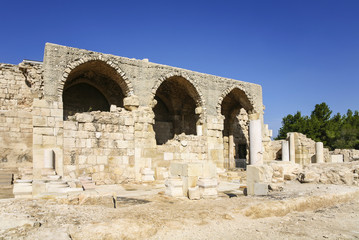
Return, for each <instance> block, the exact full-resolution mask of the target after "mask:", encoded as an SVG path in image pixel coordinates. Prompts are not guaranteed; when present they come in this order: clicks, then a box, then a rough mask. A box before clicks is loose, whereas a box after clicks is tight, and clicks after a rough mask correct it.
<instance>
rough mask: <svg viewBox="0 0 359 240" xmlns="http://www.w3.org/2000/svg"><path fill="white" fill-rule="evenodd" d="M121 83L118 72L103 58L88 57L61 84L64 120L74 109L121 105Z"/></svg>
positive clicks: (87, 109) (124, 92) (122, 87)
mask: <svg viewBox="0 0 359 240" xmlns="http://www.w3.org/2000/svg"><path fill="white" fill-rule="evenodd" d="M125 85H126V83H125V81H124V79H123V78H122V76H121V75H120V74H119V73H118V71H117V70H116V69H115V68H113V67H112V66H110V65H108V64H107V63H106V62H104V61H101V60H91V61H88V62H85V63H82V64H80V65H78V66H76V67H75V68H73V69H72V70H71V71H70V73H69V74H68V77H67V78H66V80H65V82H64V85H63V90H62V100H63V106H64V107H63V111H64V115H63V116H64V120H66V119H67V118H68V116H71V115H74V114H75V113H78V112H87V111H109V110H110V106H111V105H116V106H118V107H123V99H124V97H125V96H126V94H127V92H126V90H125V89H124V86H125ZM126 89H128V88H126Z"/></svg>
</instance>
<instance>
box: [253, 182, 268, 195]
mask: <svg viewBox="0 0 359 240" xmlns="http://www.w3.org/2000/svg"><path fill="white" fill-rule="evenodd" d="M254 195H255V196H265V195H268V183H254Z"/></svg>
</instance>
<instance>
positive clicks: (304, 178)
mask: <svg viewBox="0 0 359 240" xmlns="http://www.w3.org/2000/svg"><path fill="white" fill-rule="evenodd" d="M319 178H320V175H319V174H317V173H315V172H314V171H310V170H305V171H304V172H301V173H300V174H299V175H298V180H299V182H301V183H311V182H318V181H319Z"/></svg>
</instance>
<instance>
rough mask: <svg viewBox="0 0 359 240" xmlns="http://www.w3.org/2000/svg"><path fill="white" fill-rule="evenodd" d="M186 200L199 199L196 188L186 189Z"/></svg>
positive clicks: (199, 194)
mask: <svg viewBox="0 0 359 240" xmlns="http://www.w3.org/2000/svg"><path fill="white" fill-rule="evenodd" d="M188 198H189V199H191V200H199V199H201V193H200V190H199V187H198V186H196V187H191V188H188Z"/></svg>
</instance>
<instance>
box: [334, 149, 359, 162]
mask: <svg viewBox="0 0 359 240" xmlns="http://www.w3.org/2000/svg"><path fill="white" fill-rule="evenodd" d="M331 154H340V155H343V160H344V162H351V161H359V150H357V149H335V150H334V151H333V152H331Z"/></svg>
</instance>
